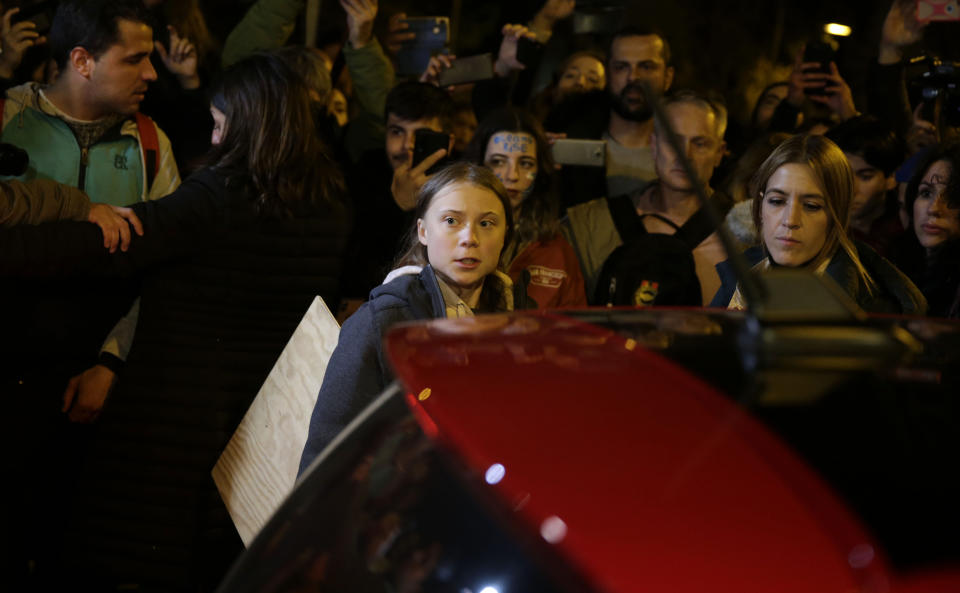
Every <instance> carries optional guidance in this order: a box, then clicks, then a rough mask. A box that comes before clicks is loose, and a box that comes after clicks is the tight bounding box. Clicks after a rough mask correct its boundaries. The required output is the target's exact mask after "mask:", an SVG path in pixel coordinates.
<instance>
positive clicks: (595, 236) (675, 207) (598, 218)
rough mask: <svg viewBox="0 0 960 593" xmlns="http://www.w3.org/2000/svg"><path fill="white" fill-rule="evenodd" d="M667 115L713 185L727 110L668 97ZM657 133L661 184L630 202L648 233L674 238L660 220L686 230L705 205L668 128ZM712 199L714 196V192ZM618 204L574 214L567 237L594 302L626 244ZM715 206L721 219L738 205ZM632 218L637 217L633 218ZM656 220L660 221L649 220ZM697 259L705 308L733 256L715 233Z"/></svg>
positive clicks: (600, 202) (683, 95)
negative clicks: (611, 261)
mask: <svg viewBox="0 0 960 593" xmlns="http://www.w3.org/2000/svg"><path fill="white" fill-rule="evenodd" d="M664 110H665V112H666V116H667V118H668V119H669V122H668V123H669V124H670V126H671V128H673V130H674V131H675V132H676V134H677V136H678V138H679V140H680V142H681V144H682V146H683V147H684V152H685V155H686V158H687V159H688V160H689V161H690V164H691V165H692V166H693V169H694V171H695V172H696V174H697V178H698V179H699V180H700V182H701V183H704V184H707V183H709V182H710V177H712V176H713V170H714V169H715V168H716V167H717V165H718V164H720V160H721V159H722V158H723V153H724V149H725V147H726V145H725V144H724V141H723V135H724V132H725V131H726V127H727V110H726V108H725V107H724V106H722V105H719V104H718V103H716V102H714V101H711V100H710V99H707V98H706V97H703V96H701V95H699V94H697V93H694V92H691V91H682V92H678V93H674V94H672V95H670V96H668V97H666V99H665V101H664ZM651 123H653V122H651ZM652 127H653V130H652V135H651V138H650V151H651V156H652V160H653V166H654V169H655V171H656V176H657V180H656V181H654V182H651V183H649V184H647V186H646V187H644V188H642V189H640V190H637V191H634V192H632V193H631V194H630V196H629V199H630V201H631V202H632V205H633V209H634V210H635V211H636V216H638V217H640V216H643V218H642V219H641V220H640V223H641V224H642V225H643V226H644V228H645V229H646V231H647V232H648V233H662V234H667V235H670V234H673V233H674V232H676V229H675V227H674V226H672V225H671V224H669V223H667V222H665V221H664V220H661V218H658V217H662V218H663V219H666V220H669V221H670V222H671V223H673V225H676V226H677V227H683V226H684V225H685V224H686V223H687V222H688V221H690V220H691V219H692V218H693V217H694V216H703V215H704V214H703V213H700V212H699V211H700V203H699V200H698V198H697V195H696V189H695V186H694V184H693V182H692V180H690V179H689V178H688V177H687V174H686V173H685V172H684V170H683V164H682V162H681V160H680V158H679V155H678V154H677V153H676V152H674V151H673V149H672V148H671V147H670V145H669V143H668V142H667V140H666V137H665V134H664V133H663V132H662V128H663V125H662V122H659V121H658V122H656V125H655V126H652ZM707 194H708V195H709V194H713V191H712V190H711V189H710V188H709V187H707ZM615 199H616V197H613V198H600V199H597V200H593V201H591V202H587V203H586V204H580V205H578V206H576V207H573V208H570V209H569V210H568V219H567V224H568V227H567V229H566V231H567V236H568V238H569V239H570V243H571V245H573V248H574V250H576V252H577V256H578V257H579V259H580V265H581V267H582V269H583V277H584V280H585V281H586V285H587V286H586V288H587V296H588V298H594V296H595V295H596V290H597V280H598V278H599V276H600V272H601V269H602V268H603V265H604V262H605V261H606V260H607V258H608V257H609V256H610V254H611V253H613V251H614V250H615V249H616V248H617V247H619V246H620V245H622V244H623V243H624V239H623V238H622V237H621V236H620V234H619V232H618V231H617V227H618V225H617V224H615V223H614V218H613V214H612V212H613V211H614V210H615V208H613V207H612V206H611V202H612V201H613V200H615ZM712 200H713V201H714V205H715V206H716V207H717V209H718V210H719V211H720V213H721V215H724V214H725V213H726V212H727V211H729V209H730V206H731V205H732V201H731V200H730V198H729V197H727V196H726V195H724V194H721V193H719V192H717V193H715V194H713V197H712ZM628 214H631V215H632V212H628ZM650 214H653V215H655V216H646V215H650ZM618 222H619V221H618ZM698 225H699V223H698ZM706 230H707V232H709V231H710V227H709V226H707V227H706ZM701 236H702V235H701ZM692 255H693V263H694V266H695V268H696V275H697V278H698V280H699V283H700V288H701V294H700V295H699V297H700V300H701V302H702V303H703V304H707V303H709V302H710V300H711V298H712V297H713V295H714V293H715V292H716V291H717V289H718V288H719V287H720V277H719V276H718V274H717V271H716V269H715V266H716V264H718V263H719V262H721V261H723V260H724V259H726V258H727V254H726V251H725V250H724V248H723V245H722V244H721V243H720V240H719V238H718V237H717V235H716V233H715V232H709V234H707V236H706V238H704V239H703V240H702V241H700V242H699V243H697V245H696V246H695V247H693V248H692ZM592 304H601V303H592Z"/></svg>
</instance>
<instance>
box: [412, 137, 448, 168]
mask: <svg viewBox="0 0 960 593" xmlns="http://www.w3.org/2000/svg"><path fill="white" fill-rule="evenodd" d="M440 149H443V150H446V151H448V152H449V150H450V134H444V133H443V132H434V131H433V130H428V129H426V128H420V129H419V130H417V131H416V132H414V133H413V164H412V165H411V168H413V167H416V166H417V165H419V164H420V163H422V162H423V159H425V158H427V157H428V156H430V155H431V154H433V153H435V152H437V151H438V150H440ZM449 157H450V155H449V154H447V156H445V157H443V158H442V159H440V160H439V161H437V162H436V163H435V164H434V165H433V166H432V167H430V168H429V169H427V175H433V174H434V173H436V172H437V171H439V170H440V169H442V168H443V166H444V165H446V164H447V162H448V161H449Z"/></svg>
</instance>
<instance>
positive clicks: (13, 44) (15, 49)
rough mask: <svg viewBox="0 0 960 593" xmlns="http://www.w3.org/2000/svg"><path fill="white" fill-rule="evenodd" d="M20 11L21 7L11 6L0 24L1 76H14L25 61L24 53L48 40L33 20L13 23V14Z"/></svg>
mask: <svg viewBox="0 0 960 593" xmlns="http://www.w3.org/2000/svg"><path fill="white" fill-rule="evenodd" d="M0 9H2V7H0ZM18 12H20V9H19V8H11V9H10V10H8V11H6V12H5V13H3V19H2V24H0V52H2V53H0V76H2V77H3V78H8V79H9V78H13V73H14V71H15V70H16V69H17V68H18V67H19V66H20V62H22V61H23V54H25V53H26V52H27V50H28V49H29V48H31V47H33V46H34V45H40V44H41V43H46V42H47V38H46V37H43V36H41V35H40V34H39V33H37V25H36V23H34V22H33V21H20V22H19V23H17V24H11V22H10V21H11V19H13V15H15V14H17V13H18Z"/></svg>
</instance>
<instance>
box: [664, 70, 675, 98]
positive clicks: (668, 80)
mask: <svg viewBox="0 0 960 593" xmlns="http://www.w3.org/2000/svg"><path fill="white" fill-rule="evenodd" d="M673 73H674V69H673V66H667V67H666V68H665V69H664V71H663V92H664V93H666V92H667V91H669V90H670V87H671V86H673Z"/></svg>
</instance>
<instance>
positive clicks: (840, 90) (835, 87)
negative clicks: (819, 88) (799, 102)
mask: <svg viewBox="0 0 960 593" xmlns="http://www.w3.org/2000/svg"><path fill="white" fill-rule="evenodd" d="M806 76H807V79H808V80H811V81H821V82H822V83H823V89H824V92H825V93H826V94H825V95H809V98H810V100H811V101H814V102H815V103H822V104H824V105H826V106H827V107H829V108H830V110H831V111H833V112H834V113H836V114H837V115H838V116H839V117H840V120H841V121H846V120H848V119H850V118H851V117H854V116H856V115H857V107H856V105H854V103H853V93H852V92H851V91H850V86H849V85H848V84H847V81H845V80H844V79H843V78H842V77H841V76H840V71H839V70H837V65H836V64H835V63H833V62H830V74H824V73H822V72H817V73H810V74H807V75H806Z"/></svg>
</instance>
